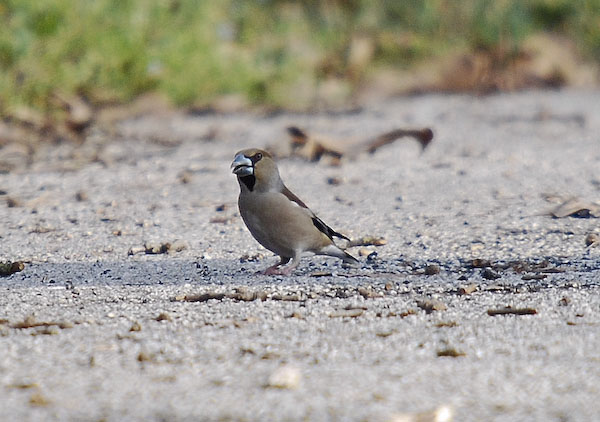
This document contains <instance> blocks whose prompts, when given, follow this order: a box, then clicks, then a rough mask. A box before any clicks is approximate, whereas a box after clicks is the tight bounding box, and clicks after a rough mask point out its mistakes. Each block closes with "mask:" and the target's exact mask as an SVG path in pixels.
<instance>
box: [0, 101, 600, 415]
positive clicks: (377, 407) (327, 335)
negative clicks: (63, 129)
mask: <svg viewBox="0 0 600 422" xmlns="http://www.w3.org/2000/svg"><path fill="white" fill-rule="evenodd" d="M598 104H600V92H599V91H574V90H569V91H553V92H527V93H520V94H503V95H494V96H487V97H471V96H442V95H428V96H419V97H412V98H396V99H390V100H387V101H383V102H378V103H374V104H371V105H368V106H366V107H365V108H364V109H361V110H358V111H355V112H348V113H336V114H333V113H332V114H318V115H308V114H300V115H299V114H285V113H284V114H276V115H271V116H256V115H251V114H232V115H218V114H204V115H185V114H181V113H170V114H163V115H158V116H151V117H139V118H136V119H131V120H128V121H125V122H123V123H121V124H119V126H118V127H117V128H116V130H115V131H113V132H112V135H109V134H108V133H107V132H106V131H104V132H102V131H99V130H96V131H94V133H92V134H91V136H90V139H89V141H88V142H87V143H86V144H84V145H83V146H80V147H77V148H74V147H73V146H69V145H59V146H53V147H48V148H46V149H44V148H42V149H41V150H40V152H38V155H37V157H36V160H35V162H34V163H33V164H31V165H30V166H29V167H28V168H27V169H26V170H16V171H13V172H10V173H6V174H1V175H0V191H1V192H0V193H1V195H0V200H2V199H3V200H4V203H5V204H6V205H2V206H0V218H1V220H2V222H3V224H2V226H1V227H0V242H1V248H0V254H1V255H0V260H11V261H15V260H21V261H24V262H25V269H24V270H23V271H21V272H18V273H15V274H12V275H10V276H6V277H2V278H0V393H1V397H2V399H1V400H0V401H1V402H2V406H0V420H6V421H9V420H11V421H12V420H19V421H38V420H40V421H42V420H43V421H48V420H61V421H62V420H67V421H83V420H85V421H125V420H145V421H150V420H152V421H153V420H156V421H163V420H165V421H187V420H207V421H212V420H215V421H216V420H219V421H227V420H232V421H233V420H235V421H267V420H269V421H281V420H293V421H296V420H319V421H320V420H336V421H338V420H340V421H394V420H395V421H400V420H411V419H401V418H402V417H413V419H412V420H421V421H422V420H434V419H426V418H425V414H424V413H423V412H429V411H434V410H436V409H438V410H439V409H446V410H448V411H449V412H451V413H452V414H453V418H452V420H454V421H482V420H485V421H534V420H540V421H597V420H600V401H598V397H600V387H599V386H600V364H599V362H600V294H599V293H600V245H597V243H592V244H591V245H587V244H586V238H587V239H588V242H587V243H590V241H591V240H593V236H594V235H599V234H600V222H599V221H600V220H598V219H597V218H575V217H565V218H553V217H552V216H550V215H549V211H550V210H552V209H553V208H555V207H556V206H557V205H559V204H560V203H561V202H562V201H564V200H566V199H568V198H571V197H577V198H579V199H581V200H582V201H587V202H593V201H598V200H599V199H600V135H599V133H600V114H599V113H598ZM291 124H293V125H297V126H300V127H303V128H305V129H306V130H307V131H309V132H320V133H325V134H329V135H331V136H338V137H341V138H342V139H346V138H351V137H352V138H358V139H359V138H367V137H370V136H372V135H376V134H378V133H381V132H383V131H386V130H390V129H394V128H397V127H425V126H427V127H431V128H432V129H433V130H434V133H435V138H434V141H433V142H432V144H431V145H430V146H429V148H428V149H426V150H425V151H424V152H423V153H421V151H420V147H419V145H418V144H417V143H416V142H413V141H411V140H403V141H398V142H396V143H394V144H392V145H388V146H385V147H382V148H381V149H380V150H378V151H377V152H376V153H375V154H373V155H368V154H361V155H358V156H357V157H356V158H354V159H352V160H350V159H346V160H344V161H343V162H342V165H341V166H337V167H334V166H330V165H328V163H327V162H320V163H308V162H306V161H303V160H301V159H299V158H287V159H280V160H279V166H280V171H281V174H282V177H283V179H284V180H285V181H286V183H287V185H288V186H289V187H290V188H291V190H293V191H294V192H295V193H296V194H297V195H298V196H299V197H300V198H302V199H303V200H304V201H305V202H306V203H307V204H308V205H309V206H310V207H311V208H312V209H313V210H314V211H315V212H316V213H317V214H318V215H319V216H320V217H321V218H322V219H323V220H324V221H325V222H326V223H328V224H329V225H331V226H332V227H333V228H334V229H336V230H338V231H341V232H342V233H345V234H347V235H348V236H349V237H351V238H360V237H363V236H375V237H383V238H385V239H386V240H387V243H386V244H385V245H383V246H362V247H361V246H358V247H353V248H350V249H349V252H351V253H353V254H354V255H355V256H358V255H359V251H360V253H361V254H362V256H361V257H360V261H361V266H360V267H358V268H353V267H345V266H342V265H341V264H340V263H339V262H337V261H336V260H335V259H332V258H326V257H313V258H309V257H307V258H305V259H303V261H302V263H301V265H300V267H299V268H298V270H297V271H296V272H295V274H294V275H292V276H290V277H279V276H278V277H272V276H271V277H268V276H263V275H257V274H256V272H257V271H258V270H260V269H264V268H265V267H267V266H269V265H271V264H272V263H274V262H275V260H276V258H275V257H274V256H273V255H272V254H271V253H270V252H268V251H266V250H264V249H263V248H261V247H260V246H259V245H258V244H257V243H256V242H255V241H254V239H252V237H251V236H250V234H249V232H248V231H247V230H246V228H245V227H244V225H243V222H242V221H241V219H240V217H239V214H238V211H237V207H236V199H237V191H238V186H237V182H236V181H235V178H234V176H233V175H232V174H231V173H230V170H229V163H230V162H231V160H232V158H233V155H234V153H235V152H236V151H237V150H239V149H242V148H246V147H250V146H258V147H264V146H267V145H276V144H278V143H286V142H288V140H287V138H286V134H285V128H286V127H287V126H288V125H291ZM330 178H335V179H337V181H338V182H339V183H337V184H331V183H329V182H328V180H329V179H330ZM590 235H591V236H590ZM167 243H169V244H170V248H168V247H167V245H166V244H167ZM161 245H162V246H163V252H164V251H165V250H166V249H168V251H167V253H157V254H151V253H146V249H148V250H149V251H150V249H152V248H155V249H157V250H159V252H160V247H161ZM361 249H362V251H361ZM372 252H374V253H372ZM367 254H371V255H369V257H368V258H367V257H366V255H367ZM508 306H510V307H511V308H510V311H511V312H512V313H510V314H508V315H497V316H493V314H494V311H502V310H505V308H506V307H508ZM490 314H492V315H490ZM419 417H421V419H418V418H419ZM415 418H417V419H415ZM442 419H443V418H441V417H440V418H439V419H438V420H442ZM447 420H449V419H447Z"/></svg>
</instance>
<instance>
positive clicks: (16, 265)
mask: <svg viewBox="0 0 600 422" xmlns="http://www.w3.org/2000/svg"><path fill="white" fill-rule="evenodd" d="M24 269H25V264H24V263H23V262H22V261H14V262H11V261H7V262H0V276H2V277H5V276H9V275H11V274H14V273H18V272H20V271H23V270H24Z"/></svg>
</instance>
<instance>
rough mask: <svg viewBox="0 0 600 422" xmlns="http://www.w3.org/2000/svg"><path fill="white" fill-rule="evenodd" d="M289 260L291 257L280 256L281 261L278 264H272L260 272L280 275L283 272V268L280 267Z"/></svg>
mask: <svg viewBox="0 0 600 422" xmlns="http://www.w3.org/2000/svg"><path fill="white" fill-rule="evenodd" d="M289 260H290V258H286V257H283V256H281V257H279V262H278V263H277V264H275V265H272V266H270V267H269V268H267V269H266V270H263V271H259V272H258V273H259V274H264V275H279V274H281V270H280V269H279V267H280V266H282V265H283V264H287V262H288V261H289Z"/></svg>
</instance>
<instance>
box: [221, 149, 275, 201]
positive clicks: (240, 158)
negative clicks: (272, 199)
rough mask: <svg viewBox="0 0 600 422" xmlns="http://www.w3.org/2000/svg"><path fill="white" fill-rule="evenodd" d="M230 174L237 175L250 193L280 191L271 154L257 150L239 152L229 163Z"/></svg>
mask: <svg viewBox="0 0 600 422" xmlns="http://www.w3.org/2000/svg"><path fill="white" fill-rule="evenodd" d="M231 172H232V173H233V174H235V175H237V177H238V180H239V181H240V185H241V184H242V183H243V184H244V185H245V186H246V187H247V188H248V189H249V190H250V191H253V190H254V189H255V188H256V189H258V190H261V191H268V190H274V189H280V187H281V185H282V184H283V183H282V182H281V178H280V177H279V171H278V170H277V165H276V164H275V161H274V160H273V157H272V156H271V154H269V153H268V152H267V151H264V150H262V149H258V148H249V149H245V150H242V151H239V152H238V153H236V154H235V158H234V159H233V162H232V163H231Z"/></svg>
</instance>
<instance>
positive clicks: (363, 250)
mask: <svg viewBox="0 0 600 422" xmlns="http://www.w3.org/2000/svg"><path fill="white" fill-rule="evenodd" d="M371 252H372V251H371V250H370V249H367V248H360V249H359V250H358V256H369V254H370V253H371Z"/></svg>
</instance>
